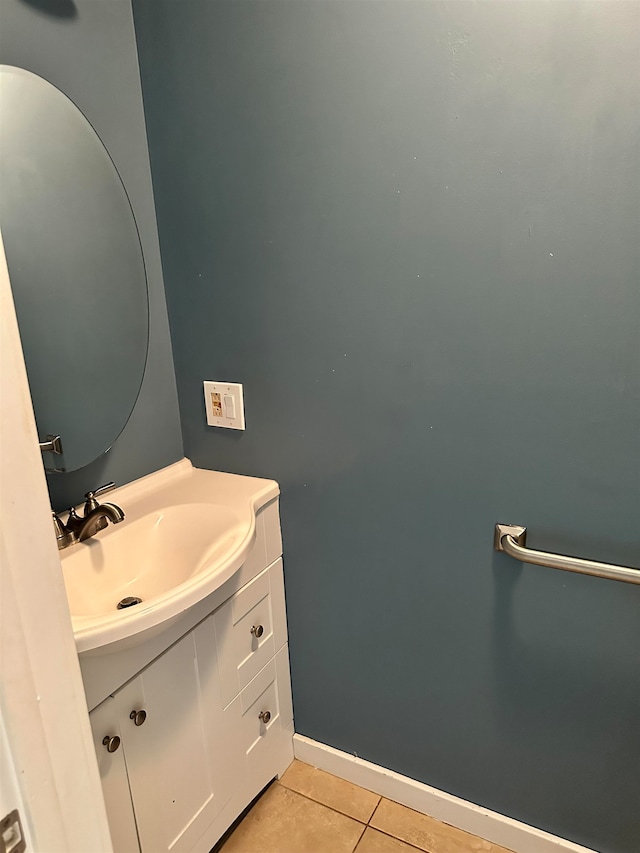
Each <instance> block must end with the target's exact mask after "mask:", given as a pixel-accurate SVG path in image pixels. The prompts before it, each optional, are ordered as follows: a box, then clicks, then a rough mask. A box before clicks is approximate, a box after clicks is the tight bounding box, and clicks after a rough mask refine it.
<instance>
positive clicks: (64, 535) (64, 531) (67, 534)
mask: <svg viewBox="0 0 640 853" xmlns="http://www.w3.org/2000/svg"><path fill="white" fill-rule="evenodd" d="M51 515H52V516H53V530H54V532H55V534H56V542H57V543H58V550H59V551H62V549H63V548H66V547H67V546H69V545H71V544H72V542H73V532H72V531H71V530H69V529H68V528H67V527H65V525H64V524H63V523H62V521H61V520H60V516H59V515H58V513H57V512H53V511H52V512H51Z"/></svg>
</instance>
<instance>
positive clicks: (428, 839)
mask: <svg viewBox="0 0 640 853" xmlns="http://www.w3.org/2000/svg"><path fill="white" fill-rule="evenodd" d="M371 826H374V827H377V828H378V829H381V830H382V831H383V832H386V833H388V834H389V835H393V836H394V837H395V838H399V839H401V840H402V841H406V842H407V844H412V845H413V846H414V847H417V848H418V849H419V850H426V851H428V853H509V851H507V850H505V848H504V847H499V846H498V845H497V844H491V842H489V841H484V840H483V839H482V838H477V837H476V836H475V835H470V834H469V833H468V832H463V831H462V830H460V829H454V827H452V826H447V824H445V823H440V821H438V820H434V818H432V817H427V815H423V814H420V813H419V812H414V811H413V810H412V809H408V808H407V807H406V806H401V805H399V804H398V803H393V802H391V800H385V799H383V800H382V801H381V802H380V805H379V806H378V808H377V809H376V811H375V814H374V815H373V817H372V818H371Z"/></svg>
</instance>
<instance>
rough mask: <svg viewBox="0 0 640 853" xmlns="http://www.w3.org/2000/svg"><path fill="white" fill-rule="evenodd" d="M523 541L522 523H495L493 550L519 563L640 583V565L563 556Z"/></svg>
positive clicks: (525, 530) (524, 537)
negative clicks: (611, 563)
mask: <svg viewBox="0 0 640 853" xmlns="http://www.w3.org/2000/svg"><path fill="white" fill-rule="evenodd" d="M526 542H527V528H526V527H520V526H518V525H515V524H496V529H495V534H494V538H493V545H494V548H495V550H496V551H504V553H505V554H508V555H509V556H510V557H513V558H514V559H516V560H521V561H522V562H523V563H532V564H533V565H534V566H547V567H548V568H550V569H562V570H563V571H565V572H577V573H578V574H581V575H593V577H596V578H607V579H608V580H612V581H623V582H624V583H635V584H640V569H631V568H628V567H626V566H613V565H610V564H609V563H596V562H595V560H581V559H579V558H578V557H565V556H563V555H562V554H549V553H547V552H546V551H533V550H532V549H531V548H527V547H526Z"/></svg>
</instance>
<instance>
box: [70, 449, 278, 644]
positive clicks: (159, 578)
mask: <svg viewBox="0 0 640 853" xmlns="http://www.w3.org/2000/svg"><path fill="white" fill-rule="evenodd" d="M277 495H278V486H277V484H276V483H274V482H273V481H272V480H261V479H258V478H254V477H241V476H238V475H234V474H222V473H220V472H217V471H202V470H198V469H195V468H193V467H192V466H191V463H190V462H189V461H188V460H186V459H184V460H182V462H178V463H176V464H175V465H172V466H170V467H169V468H165V469H163V470H162V471H159V472H157V473H155V474H151V475H149V476H148V477H144V478H142V479H141V480H137V481H136V482H134V483H130V484H129V485H127V486H123V487H122V488H120V489H116V490H114V491H113V492H110V493H109V495H108V496H107V497H108V500H109V502H110V503H115V504H118V506H120V507H121V508H122V509H123V510H124V513H125V519H124V521H122V522H120V523H119V524H116V525H112V524H110V525H109V526H108V527H107V528H106V529H105V530H102V531H100V532H99V533H97V534H96V535H95V536H93V537H92V538H90V539H87V540H86V541H85V542H79V543H77V544H75V545H72V546H70V547H69V548H66V549H64V550H63V551H61V552H60V558H61V562H62V571H63V576H64V582H65V586H66V590H67V598H68V600H69V609H70V611H71V620H72V624H73V631H74V636H75V640H76V647H77V649H78V652H87V651H93V652H94V653H96V652H97V653H100V652H102V653H104V652H108V651H109V650H110V647H113V646H114V644H119V645H122V642H123V641H127V644H128V645H132V644H135V642H137V641H138V640H143V639H147V638H148V637H149V636H151V632H152V631H153V632H154V633H155V632H157V631H159V630H163V629H164V627H166V626H168V625H169V624H170V623H171V622H173V621H174V620H175V619H176V618H177V617H179V616H180V615H181V614H182V613H184V612H185V611H186V610H188V609H189V608H190V607H192V606H193V605H194V604H197V603H198V602H199V601H201V600H202V599H203V598H205V597H206V596H208V595H210V594H211V593H212V592H214V591H215V590H216V589H218V588H219V587H220V586H221V585H222V584H223V583H225V582H226V581H227V580H228V579H229V578H230V577H231V576H232V575H233V574H234V573H235V572H236V571H237V570H238V569H239V568H240V566H241V565H242V564H243V562H244V559H245V557H246V555H247V552H248V550H249V548H250V547H251V544H252V542H253V539H254V536H255V517H256V512H257V510H258V509H259V508H260V507H261V506H263V505H264V504H265V503H267V502H268V501H270V500H271V499H273V498H274V497H276V496H277ZM129 597H132V598H140V599H141V601H140V603H138V604H135V605H134V606H131V607H126V608H124V609H118V603H119V602H121V601H122V600H123V599H126V598H129Z"/></svg>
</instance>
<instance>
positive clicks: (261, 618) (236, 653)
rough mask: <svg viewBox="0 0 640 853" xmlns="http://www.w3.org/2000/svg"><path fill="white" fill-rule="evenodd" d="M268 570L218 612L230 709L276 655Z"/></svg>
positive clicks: (226, 701)
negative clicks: (234, 700) (239, 695)
mask: <svg viewBox="0 0 640 853" xmlns="http://www.w3.org/2000/svg"><path fill="white" fill-rule="evenodd" d="M272 605H273V602H272V595H271V589H270V584H269V570H268V569H265V571H264V572H262V573H261V574H259V575H258V577H257V578H254V580H252V581H251V582H250V583H248V584H247V585H246V586H245V587H243V588H242V589H241V590H239V591H238V592H237V593H236V594H235V595H234V596H233V597H232V598H231V599H230V600H229V601H227V603H226V604H223V606H222V607H221V608H220V609H219V610H217V611H216V613H215V615H214V617H213V618H214V625H215V631H216V647H217V654H218V669H219V675H220V693H221V696H222V704H223V706H225V707H226V706H227V705H228V704H229V703H230V702H231V701H232V699H233V698H234V697H235V696H237V695H238V693H239V692H240V691H241V690H242V689H243V688H244V687H246V686H247V684H249V682H250V681H251V679H252V678H254V677H255V676H256V675H257V674H258V673H259V672H260V670H261V669H262V668H263V667H264V666H265V664H266V663H267V662H268V661H269V660H270V659H271V658H272V657H273V655H274V653H275V650H276V649H275V639H274V626H273V606H272Z"/></svg>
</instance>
